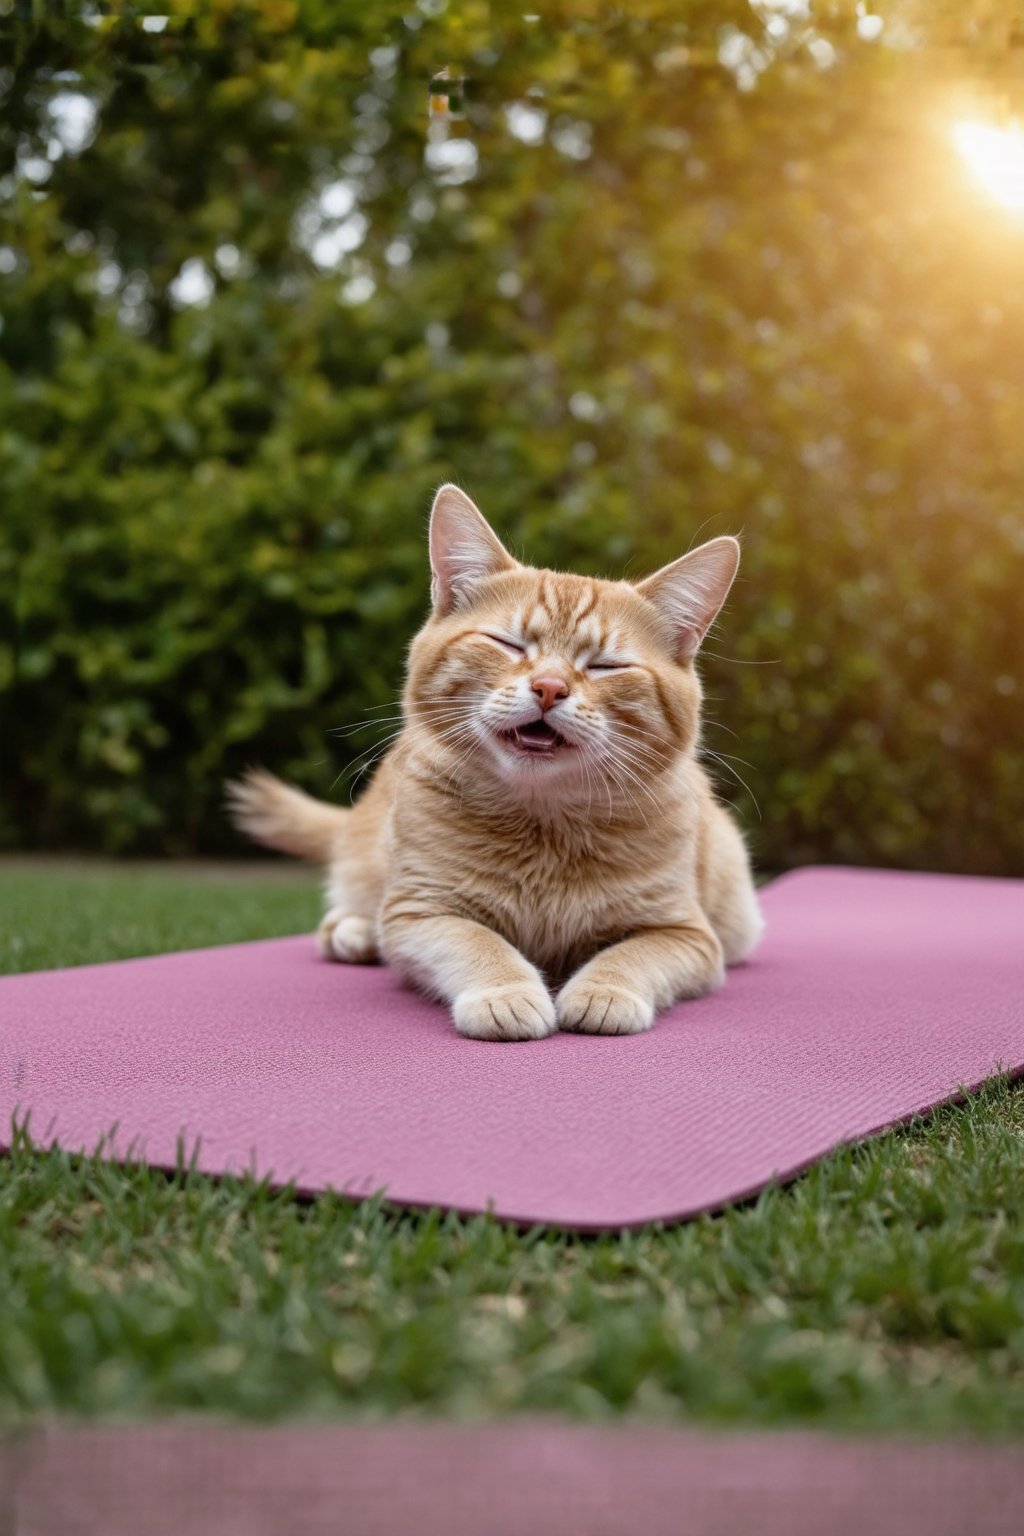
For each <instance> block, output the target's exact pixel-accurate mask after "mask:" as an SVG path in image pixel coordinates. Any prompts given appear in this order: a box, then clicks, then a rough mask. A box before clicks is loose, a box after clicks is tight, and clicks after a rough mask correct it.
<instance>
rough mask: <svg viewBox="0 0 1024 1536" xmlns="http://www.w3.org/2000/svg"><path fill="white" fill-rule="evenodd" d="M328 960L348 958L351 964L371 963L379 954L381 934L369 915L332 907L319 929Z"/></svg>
mask: <svg viewBox="0 0 1024 1536" xmlns="http://www.w3.org/2000/svg"><path fill="white" fill-rule="evenodd" d="M316 939H317V943H318V945H319V946H320V953H321V954H322V955H323V957H324V959H325V960H345V961H347V962H348V964H349V965H369V964H371V962H372V961H374V960H376V958H377V935H376V933H375V931H374V926H373V923H372V922H371V921H370V919H369V918H368V917H359V916H358V914H357V913H355V912H345V911H344V910H343V909H342V908H341V907H332V908H331V910H330V911H329V912H326V913H325V914H324V916H323V917H322V918H321V920H320V926H319V928H318V929H317V931H316Z"/></svg>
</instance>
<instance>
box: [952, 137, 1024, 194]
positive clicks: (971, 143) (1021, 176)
mask: <svg viewBox="0 0 1024 1536" xmlns="http://www.w3.org/2000/svg"><path fill="white" fill-rule="evenodd" d="M952 137H953V143H954V144H955V145H956V147H957V149H958V150H959V151H960V153H961V155H962V156H963V157H964V159H965V160H966V162H967V164H968V166H969V167H970V169H971V172H972V174H973V175H974V177H975V178H976V180H978V181H980V182H981V184H982V186H983V187H984V188H985V190H986V191H987V192H988V194H989V196H990V197H993V198H995V200H996V202H997V203H1001V204H1002V205H1003V207H1004V208H1017V209H1020V210H1021V211H1022V212H1024V129H1021V128H1019V127H1018V126H1017V125H1016V124H1013V125H1011V126H1010V127H1007V128H996V127H993V125H992V124H991V123H978V122H962V123H957V125H956V127H955V128H954V129H953V134H952Z"/></svg>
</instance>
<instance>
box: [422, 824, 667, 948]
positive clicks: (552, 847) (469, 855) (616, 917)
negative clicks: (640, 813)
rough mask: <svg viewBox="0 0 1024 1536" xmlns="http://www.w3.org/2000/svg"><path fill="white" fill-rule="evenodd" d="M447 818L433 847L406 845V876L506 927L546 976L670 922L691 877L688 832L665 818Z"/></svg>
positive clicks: (434, 895)
mask: <svg viewBox="0 0 1024 1536" xmlns="http://www.w3.org/2000/svg"><path fill="white" fill-rule="evenodd" d="M447 820H448V818H444V819H442V820H441V821H440V823H439V824H438V825H437V826H436V829H435V830H436V833H437V835H436V837H434V838H431V840H430V846H429V847H428V846H424V845H422V844H421V845H420V846H418V847H415V846H414V847H412V848H410V847H405V848H403V849H401V850H400V857H399V860H398V863H399V865H400V866H401V867H402V869H403V878H405V879H407V880H408V879H410V878H411V881H412V883H413V884H414V885H418V886H420V887H421V889H422V890H423V891H424V894H426V893H427V891H428V890H429V894H430V898H431V900H432V901H434V902H436V901H437V900H438V899H439V898H440V899H441V900H442V901H443V903H444V905H445V906H446V907H448V909H449V910H450V911H452V912H453V913H456V914H458V915H459V916H463V917H468V918H471V919H473V920H474V921H476V922H479V923H482V924H484V925H485V926H486V927H488V928H490V929H492V930H493V931H494V932H496V933H500V934H501V935H502V937H503V938H506V939H507V940H508V941H509V942H510V943H511V944H513V945H515V947H516V949H518V950H519V951H520V953H521V954H523V955H525V956H526V957H527V959H529V960H531V961H532V962H533V964H535V965H537V966H538V967H539V968H540V969H541V970H543V971H544V972H546V973H547V974H548V975H549V976H553V977H558V976H565V975H568V974H570V973H571V972H572V971H574V970H575V969H576V968H578V967H579V966H580V965H581V964H583V963H584V962H585V961H586V960H587V959H589V958H590V956H591V955H593V954H595V953H596V952H597V951H598V950H599V949H602V948H604V947H605V946H607V945H608V944H611V943H615V942H616V940H618V939H621V938H624V937H625V936H626V935H627V934H628V933H630V932H632V931H634V930H635V929H636V928H637V927H638V926H642V925H647V924H652V923H655V924H656V923H658V922H661V921H667V920H669V919H670V917H671V916H672V915H673V913H672V909H673V907H674V905H675V898H676V897H677V895H678V893H679V891H680V890H681V888H682V886H683V885H684V884H685V875H684V870H685V862H686V850H685V847H684V846H683V840H682V839H680V837H679V836H678V833H677V831H676V829H674V828H671V827H669V826H666V825H665V824H664V823H662V826H661V827H660V828H659V829H658V830H654V829H652V828H650V827H646V828H636V827H633V828H630V829H623V828H622V827H621V826H610V825H607V824H605V825H602V824H601V823H599V822H598V823H596V824H586V823H566V824H562V825H559V824H557V823H556V824H551V823H536V822H531V821H530V820H529V819H527V818H515V817H511V818H506V819H501V818H499V819H496V820H494V821H493V822H492V821H488V820H479V821H477V820H476V819H475V818H473V817H461V818H459V819H452V820H451V821H450V822H449V823H448V824H447V825H445V822H446V821H447ZM400 821H401V818H400ZM400 821H399V827H398V828H397V829H396V831H397V832H398V835H399V837H400V836H401V825H400ZM417 841H418V840H417Z"/></svg>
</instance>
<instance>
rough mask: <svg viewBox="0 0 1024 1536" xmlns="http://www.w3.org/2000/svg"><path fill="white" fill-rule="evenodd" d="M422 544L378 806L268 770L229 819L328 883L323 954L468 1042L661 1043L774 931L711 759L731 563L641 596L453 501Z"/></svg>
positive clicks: (709, 550) (257, 775) (730, 558)
mask: <svg viewBox="0 0 1024 1536" xmlns="http://www.w3.org/2000/svg"><path fill="white" fill-rule="evenodd" d="M429 543H430V562H431V571H432V588H431V596H432V612H431V614H430V616H429V618H428V619H427V621H426V623H425V624H424V626H423V628H422V629H421V630H420V631H419V633H418V634H417V636H416V637H415V639H414V640H413V642H412V646H411V648H410V651H409V660H408V668H407V676H406V682H405V690H404V695H403V701H402V707H403V722H404V723H403V727H402V730H401V733H400V735H399V737H398V739H397V740H396V742H395V744H394V745H393V746H392V747H391V748H390V750H389V751H388V753H387V755H386V757H385V758H384V759H383V761H382V762H381V764H380V766H379V768H378V769H377V771H376V773H375V775H374V777H373V778H372V780H371V782H370V784H369V786H368V788H367V789H366V791H365V792H364V793H363V795H362V796H361V797H360V798H359V799H358V801H357V802H356V804H355V805H353V806H351V807H348V808H344V809H343V808H339V807H336V806H330V805H327V804H324V803H322V802H320V801H316V800H313V799H311V798H310V797H309V796H308V795H306V794H304V793H302V792H301V791H299V790H296V789H292V788H289V787H288V786H287V785H285V784H283V783H281V781H280V780H278V779H275V778H274V777H272V776H271V775H270V774H268V773H265V772H263V771H262V770H253V771H251V772H250V773H249V774H248V775H247V776H246V777H244V778H243V779H241V780H239V781H236V782H235V783H233V784H232V785H230V786H229V794H230V799H231V804H232V814H233V816H234V819H235V822H236V824H237V825H238V826H239V827H240V828H242V829H243V830H244V831H245V832H247V833H248V834H249V835H250V836H251V837H253V838H254V839H255V840H256V841H258V842H261V843H265V844H267V845H269V846H270V847H272V848H277V849H280V850H282V851H284V852H287V853H293V854H298V855H299V856H301V857H305V858H308V859H312V860H316V861H319V862H320V863H322V864H324V865H325V866H326V868H327V871H328V883H327V892H328V900H329V903H330V905H329V908H328V911H327V913H326V915H325V917H324V918H323V921H322V922H321V924H320V928H319V942H320V946H321V949H322V952H323V954H324V955H325V956H328V957H329V958H331V959H334V960H343V961H349V962H354V963H357V964H364V963H368V962H371V961H375V960H378V959H379V960H384V961H385V962H387V963H388V964H389V965H391V966H393V967H394V968H395V969H396V971H398V972H399V973H400V974H401V975H402V977H403V978H404V979H405V980H406V981H407V982H409V983H411V984H412V985H414V986H415V987H418V988H419V989H420V990H421V991H423V992H424V993H426V994H427V995H428V996H430V997H433V998H435V999H439V1000H441V1001H442V1002H444V1003H447V1004H448V1005H449V1007H450V1009H451V1013H452V1017H453V1019H454V1024H455V1028H456V1030H458V1031H459V1033H460V1034H462V1035H465V1036H469V1037H471V1038H473V1039H476V1040H538V1039H542V1038H543V1037H545V1036H547V1035H550V1034H551V1033H552V1032H553V1031H555V1030H556V1029H562V1030H570V1031H578V1032H582V1033H586V1034H598V1035H622V1034H635V1033H637V1032H639V1031H641V1030H646V1029H649V1028H650V1026H651V1025H652V1023H653V1022H654V1018H655V1015H656V1014H657V1013H658V1012H660V1011H661V1010H662V1009H664V1008H666V1007H668V1005H669V1004H671V1003H674V1002H676V1001H677V1000H678V999H681V998H694V997H701V996H703V995H704V994H706V993H708V992H710V991H712V990H713V989H714V988H716V987H718V986H719V985H721V983H722V982H723V980H724V978H725V967H726V966H727V965H732V964H734V963H736V962H738V961H741V960H743V959H745V958H746V957H747V956H748V955H749V954H750V952H751V951H752V949H753V948H754V946H755V944H756V943H757V940H758V938H759V937H760V933H761V927H762V920H761V915H760V911H759V908H758V902H757V897H756V894H755V890H754V884H753V880H752V877H751V870H750V863H749V859H748V855H747V850H746V847H745V844H744V842H743V839H742V836H741V834H740V832H739V829H738V828H737V826H736V825H735V823H734V822H733V820H732V818H731V816H730V814H729V812H728V811H727V810H726V809H725V807H724V806H722V805H721V804H720V803H719V802H718V801H717V800H716V799H715V796H714V793H713V791H712V788H711V785H710V783H709V781H708V779H707V776H706V775H705V773H704V770H703V768H702V767H701V765H700V763H699V761H698V757H697V748H698V740H699V731H700V707H701V688H700V683H699V680H698V677H697V673H696V670H695V667H694V658H695V655H696V653H697V650H698V647H699V646H700V644H701V641H702V640H703V638H704V636H705V634H706V633H707V630H708V628H709V626H710V625H711V623H712V622H713V620H714V618H715V616H716V615H717V613H718V611H719V609H720V608H721V606H722V604H723V602H724V601H725V598H726V595H727V594H728V591H729V588H730V587H731V585H732V582H733V578H734V577H735V575H736V570H737V567H738V564H739V554H740V551H739V545H738V543H737V541H736V540H735V539H732V538H725V537H723V538H715V539H712V540H710V542H708V543H706V544H703V545H701V546H700V548H698V549H695V550H693V551H692V553H690V554H688V555H684V556H683V557H682V558H681V559H679V560H676V561H674V562H673V563H672V564H671V565H667V566H665V567H664V568H663V569H661V570H660V571H657V572H656V573H655V574H654V575H653V576H648V577H647V578H646V579H645V580H643V581H639V582H635V583H631V582H626V581H604V580H594V579H591V578H590V577H586V576H575V575H564V574H560V573H556V572H554V571H548V570H534V569H532V568H530V567H528V566H524V565H521V564H520V563H519V562H518V561H516V560H515V559H513V557H512V556H511V555H510V554H509V553H508V551H507V550H506V549H505V547H504V546H503V545H502V543H501V542H500V540H499V539H498V537H497V535H496V534H495V533H494V531H493V530H492V528H491V527H490V525H489V524H488V523H487V521H486V520H485V518H484V516H483V514H482V513H481V512H480V511H479V509H478V508H477V507H476V506H475V504H474V503H473V502H472V501H471V500H470V499H469V497H468V496H466V495H465V494H464V493H463V492H462V491H461V490H459V489H458V487H457V486H454V485H444V486H442V487H441V489H440V490H439V491H438V493H437V496H436V498H435V501H434V505H433V509H432V512H431V518H430V537H429Z"/></svg>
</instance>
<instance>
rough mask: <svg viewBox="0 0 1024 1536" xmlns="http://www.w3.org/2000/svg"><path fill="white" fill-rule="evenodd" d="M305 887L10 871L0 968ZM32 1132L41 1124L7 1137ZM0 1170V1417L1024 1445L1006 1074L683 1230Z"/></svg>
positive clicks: (43, 1164)
mask: <svg viewBox="0 0 1024 1536" xmlns="http://www.w3.org/2000/svg"><path fill="white" fill-rule="evenodd" d="M312 885H313V882H312V880H311V879H309V880H307V882H306V888H305V889H303V888H302V886H301V885H300V884H299V883H298V882H296V881H295V880H293V879H288V878H285V879H276V880H272V881H266V882H260V883H257V882H256V881H255V880H244V881H239V880H238V879H237V878H236V879H234V880H232V881H230V882H229V883H227V882H225V879H224V877H222V876H221V877H216V876H211V875H207V876H206V877H205V878H203V877H201V876H199V875H197V874H196V873H195V871H194V870H193V871H192V872H184V873H183V872H178V871H177V870H176V869H173V868H172V869H171V870H168V871H166V872H163V873H161V874H159V875H157V874H147V875H145V876H143V877H140V876H139V875H138V874H136V873H128V872H126V871H125V870H124V869H121V870H120V871H117V872H105V873H96V872H91V873H89V874H78V875H69V874H68V873H67V872H66V870H65V871H63V872H62V873H61V874H59V875H57V874H53V873H50V874H44V873H42V872H41V871H40V870H38V869H35V870H33V871H31V872H28V873H25V872H22V873H18V872H12V871H10V870H8V871H6V872H5V878H4V880H3V881H2V882H0V940H2V941H3V942H4V943H5V945H6V951H5V952H0V969H6V968H7V966H8V964H10V963H13V964H14V965H19V964H21V963H26V964H29V963H32V964H36V965H43V966H45V965H57V964H65V963H69V962H85V961H89V960H105V959H109V958H113V957H114V956H115V955H122V954H125V953H132V952H140V951H144V950H154V951H156V950H163V949H171V948H178V947H180V946H182V945H194V944H203V943H209V942H226V941H230V940H232V939H244V938H254V937H256V936H257V935H258V934H260V933H268V934H269V933H273V932H276V931H280V929H281V928H282V927H296V928H298V927H303V926H305V925H308V923H309V922H310V921H311V918H310V911H311V908H310V901H311V897H312ZM32 1129H33V1130H34V1131H35V1133H36V1135H38V1136H39V1138H40V1139H43V1136H44V1131H45V1128H44V1127H33V1128H32ZM186 1161H187V1159H183V1166H182V1167H181V1169H180V1170H179V1172H178V1173H177V1175H176V1176H174V1177H171V1178H167V1177H165V1176H164V1175H163V1174H160V1173H155V1172H154V1171H153V1170H152V1169H149V1168H146V1167H145V1166H142V1165H136V1166H134V1167H131V1168H129V1169H127V1170H121V1169H119V1168H114V1167H111V1166H109V1165H104V1164H103V1163H102V1162H101V1161H100V1160H99V1159H98V1158H97V1159H93V1158H72V1157H69V1156H68V1155H67V1154H65V1153H62V1152H56V1151H52V1152H45V1153H42V1154H41V1153H39V1152H38V1151H37V1150H35V1148H34V1147H33V1146H32V1145H31V1144H30V1141H29V1138H26V1137H24V1136H19V1137H17V1138H16V1143H15V1146H14V1148H13V1152H12V1154H11V1155H10V1156H5V1157H3V1158H0V1296H2V1297H3V1306H4V1326H3V1328H0V1423H4V1422H6V1423H11V1422H24V1421H26V1420H30V1419H37V1418H39V1417H48V1416H50V1415H52V1414H53V1413H55V1412H65V1413H67V1412H70V1413H76V1414H87V1415H94V1414H102V1415H106V1416H110V1417H115V1418H121V1419H124V1418H125V1417H126V1416H128V1417H132V1418H134V1417H136V1416H138V1415H139V1414H166V1413H167V1412H173V1411H182V1410H185V1411H196V1410H202V1411H207V1412H209V1411H216V1412H220V1413H229V1414H238V1415H245V1416H247V1417H253V1418H272V1417H280V1416H282V1415H286V1414H291V1415H303V1416H306V1417H310V1416H316V1417H322V1416H349V1417H351V1416H379V1415H380V1414H393V1413H395V1412H397V1411H403V1410H412V1411H416V1410H421V1411H428V1412H433V1413H435V1414H436V1413H442V1414H448V1415H455V1416H478V1415H483V1414H497V1415H501V1414H508V1413H516V1412H523V1411H528V1412H535V1413H536V1412H542V1413H563V1414H570V1415H573V1416H576V1417H580V1418H588V1419H593V1420H602V1419H607V1418H610V1417H613V1416H616V1415H619V1414H632V1415H636V1416H640V1417H645V1418H657V1419H662V1420H667V1421H672V1420H679V1419H684V1418H693V1417H698V1418H703V1419H706V1420H714V1421H717V1422H719V1423H731V1424H742V1423H746V1424H762V1425H768V1424H778V1423H786V1422H791V1423H792V1422H802V1423H804V1424H827V1425H832V1426H835V1427H843V1428H847V1429H849V1428H863V1429H869V1428H870V1429H874V1430H888V1431H890V1432H894V1431H897V1430H898V1431H899V1432H900V1433H902V1434H915V1433H928V1432H931V1433H937V1432H947V1433H948V1432H951V1431H960V1432H969V1433H971V1434H975V1435H981V1434H986V1435H1006V1434H1019V1433H1020V1432H1021V1429H1022V1427H1024V1220H1022V1208H1021V1200H1020V1190H1021V1188H1022V1183H1024V1085H1021V1084H1020V1083H1018V1084H1016V1085H1013V1084H1010V1083H1007V1082H997V1083H993V1084H990V1085H989V1087H988V1088H986V1089H985V1090H984V1091H983V1092H982V1093H980V1094H978V1095H972V1096H971V1097H969V1098H968V1100H967V1101H966V1103H964V1104H962V1105H959V1106H955V1107H949V1108H947V1109H943V1110H940V1111H939V1112H938V1113H937V1114H936V1115H935V1116H934V1117H933V1118H932V1119H931V1120H930V1121H928V1122H927V1123H917V1124H915V1125H913V1126H912V1127H910V1128H908V1129H907V1130H905V1131H902V1132H896V1133H891V1134H889V1135H885V1136H880V1137H877V1138H875V1139H874V1140H872V1141H870V1142H868V1143H866V1144H864V1145H862V1146H859V1147H855V1148H852V1149H849V1150H845V1151H841V1152H838V1153H836V1154H834V1155H833V1156H831V1157H829V1158H826V1159H825V1160H824V1161H823V1162H821V1163H819V1164H817V1165H816V1166H815V1167H814V1168H813V1169H811V1170H810V1171H809V1172H808V1173H807V1174H805V1175H804V1176H803V1177H802V1178H800V1179H798V1180H797V1181H796V1182H795V1183H794V1184H792V1185H791V1186H790V1187H789V1188H787V1189H769V1190H767V1191H765V1193H764V1194H763V1195H761V1196H760V1198H759V1199H758V1200H757V1201H756V1202H753V1203H748V1204H746V1205H745V1206H741V1207H738V1208H735V1209H732V1210H729V1211H727V1212H725V1213H723V1214H722V1215H721V1216H719V1217H715V1218H710V1217H705V1218H702V1219H701V1220H699V1221H696V1222H691V1223H688V1224H686V1225H685V1226H682V1227H676V1228H671V1229H668V1230H663V1229H660V1228H658V1227H650V1228H647V1229H645V1230H643V1231H639V1232H629V1233H625V1234H623V1235H621V1236H610V1237H600V1238H575V1237H570V1236H566V1235H565V1234H564V1233H560V1232H558V1231H549V1232H540V1231H534V1232H530V1233H521V1232H517V1231H516V1230H515V1229H513V1228H510V1227H505V1226H502V1225H499V1224H498V1223H497V1222H494V1221H488V1220H483V1219H478V1220H474V1221H468V1222H465V1221H460V1220H458V1219H457V1218H455V1217H452V1216H443V1215H441V1214H440V1213H438V1212H437V1211H431V1212H426V1213H423V1214H418V1215H409V1214H405V1215H402V1214H396V1213H395V1212H394V1211H390V1210H388V1209H387V1207H385V1206H382V1205H381V1204H380V1203H379V1202H377V1201H370V1202H368V1203H367V1204H363V1205H358V1206H353V1205H351V1204H348V1203H347V1202H346V1201H344V1200H343V1199H341V1198H340V1197H337V1198H336V1197H333V1196H329V1197H324V1198H322V1199H318V1200H315V1201H312V1202H302V1203H298V1202H296V1201H295V1200H294V1199H292V1197H291V1195H290V1192H289V1191H287V1190H285V1191H282V1192H279V1193H276V1194H275V1193H271V1192H270V1191H269V1190H268V1189H267V1188H266V1186H265V1185H255V1184H253V1183H252V1182H251V1181H238V1180H234V1179H224V1180H212V1179H208V1178H203V1177H201V1176H199V1175H198V1174H196V1173H194V1172H192V1171H189V1170H188V1168H187V1167H186V1166H185V1163H186Z"/></svg>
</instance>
